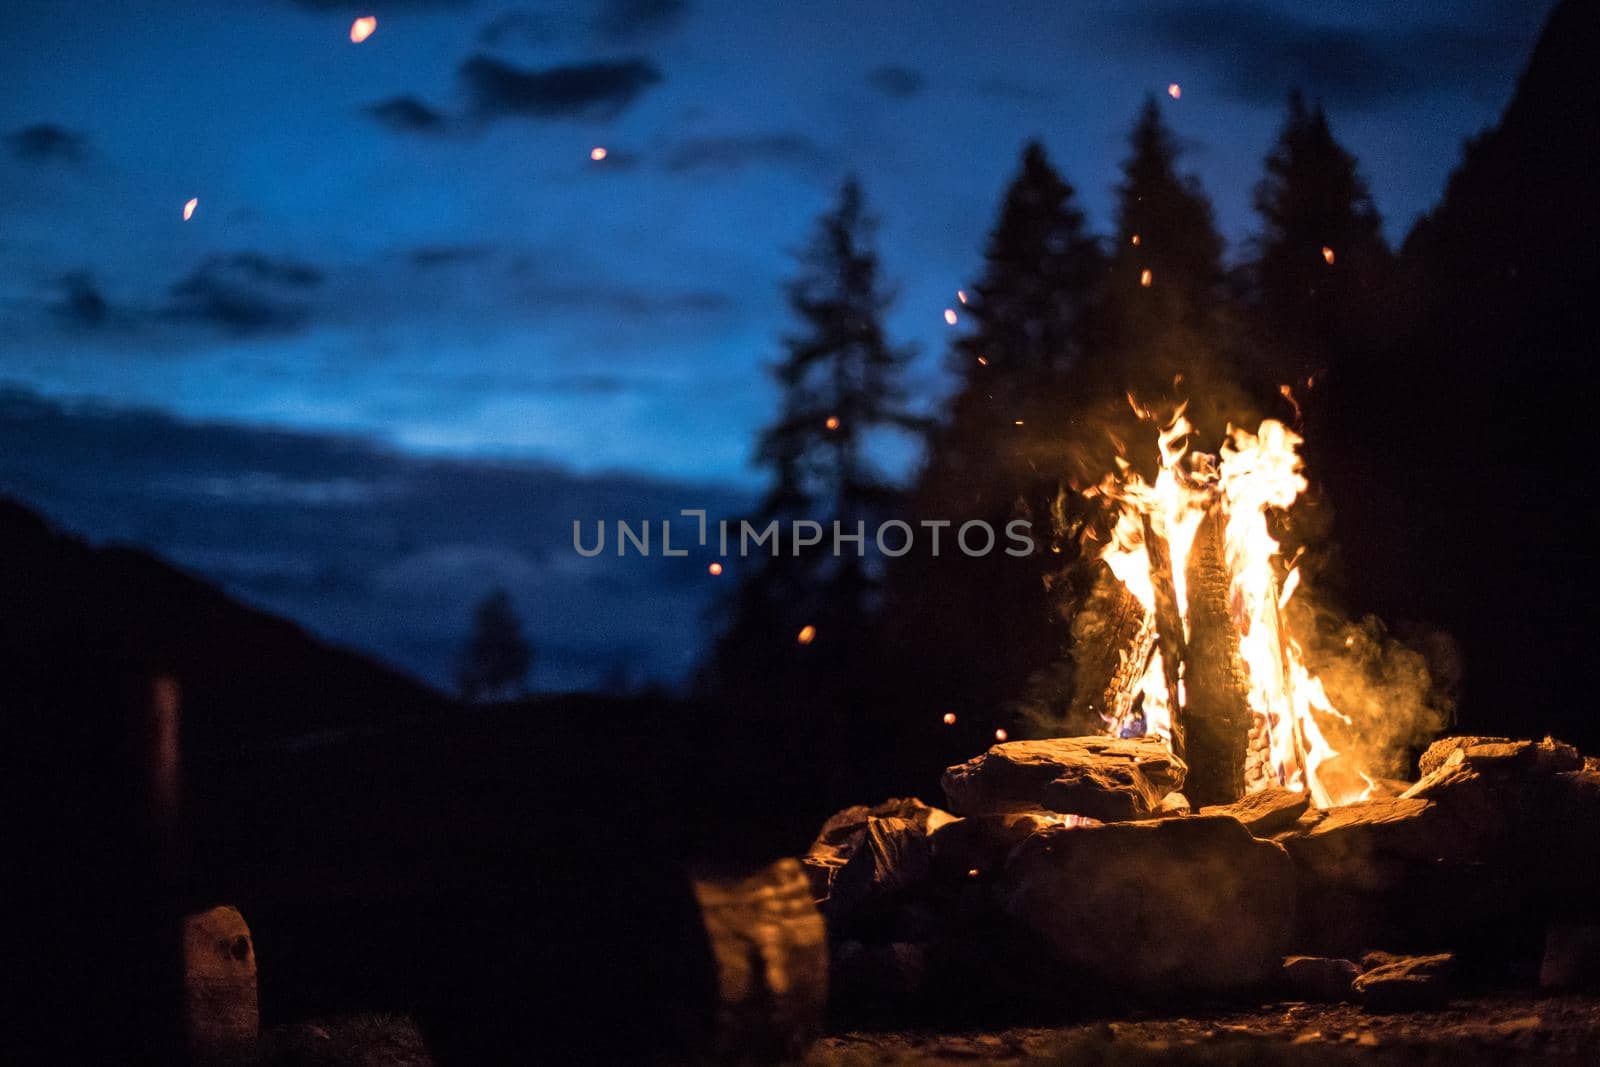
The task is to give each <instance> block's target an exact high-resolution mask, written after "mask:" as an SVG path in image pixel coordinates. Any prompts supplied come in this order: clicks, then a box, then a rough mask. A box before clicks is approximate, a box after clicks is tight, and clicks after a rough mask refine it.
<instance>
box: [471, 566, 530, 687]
mask: <svg viewBox="0 0 1600 1067" xmlns="http://www.w3.org/2000/svg"><path fill="white" fill-rule="evenodd" d="M532 667H533V647H532V646H531V645H530V644H529V643H528V640H527V638H525V637H524V636H523V635H522V623H521V622H520V621H519V620H518V619H517V614H516V611H515V610H514V609H513V608H512V606H511V594H510V593H508V592H506V591H505V590H504V589H496V590H494V591H493V592H491V593H490V594H489V595H488V596H486V597H484V598H483V600H482V601H480V602H479V604H478V608H477V610H476V611H475V612H474V613H473V618H472V633H471V635H470V636H469V637H468V639H467V646H466V649H465V650H464V652H463V653H462V657H461V666H460V668H459V670H458V672H457V676H456V682H457V685H458V687H459V688H460V691H461V696H462V698H463V699H464V700H469V701H476V700H485V699H494V698H502V699H503V698H506V697H515V696H521V695H522V694H523V692H524V689H525V685H526V682H527V678H528V671H529V670H531V669H532Z"/></svg>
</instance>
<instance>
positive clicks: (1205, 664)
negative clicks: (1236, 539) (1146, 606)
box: [1173, 506, 1253, 805]
mask: <svg viewBox="0 0 1600 1067" xmlns="http://www.w3.org/2000/svg"><path fill="white" fill-rule="evenodd" d="M1223 533H1224V530H1223V515H1222V513H1221V511H1220V509H1219V508H1217V507H1215V506H1213V507H1212V508H1211V509H1210V510H1209V511H1207V513H1206V516H1205V518H1204V519H1202V520H1201V522H1200V525H1199V528H1198V529H1197V530H1196V531H1195V536H1194V545H1193V547H1192V548H1191V549H1190V551H1189V565H1188V569H1187V571H1186V574H1185V577H1186V579H1187V582H1188V594H1189V641H1188V646H1187V648H1186V649H1185V656H1184V688H1185V693H1184V695H1185V696H1186V697H1187V700H1186V701H1185V705H1184V710H1183V718H1184V720H1185V730H1186V733H1187V750H1186V755H1185V760H1186V762H1187V763H1188V764H1189V778H1188V784H1187V786H1186V787H1185V793H1186V794H1187V795H1188V797H1189V799H1190V800H1191V801H1192V802H1193V803H1195V804H1197V805H1206V804H1230V803H1232V802H1233V801H1236V800H1238V799H1239V798H1240V797H1242V796H1243V795H1244V790H1245V763H1246V756H1247V753H1248V752H1249V750H1250V728H1251V723H1252V719H1253V715H1252V713H1251V710H1250V702H1249V694H1250V683H1249V675H1248V674H1247V673H1246V670H1245V665H1244V660H1243V659H1242V658H1241V657H1240V654H1239V631H1238V629H1237V628H1236V626H1235V624H1234V621H1233V615H1232V613H1231V612H1230V611H1229V607H1228V591H1229V574H1228V566H1227V560H1226V558H1225V556H1224V549H1223V545H1224V541H1223ZM1173 721H1174V724H1176V723H1177V721H1178V716H1177V715H1174V716H1173ZM1175 732H1176V729H1175Z"/></svg>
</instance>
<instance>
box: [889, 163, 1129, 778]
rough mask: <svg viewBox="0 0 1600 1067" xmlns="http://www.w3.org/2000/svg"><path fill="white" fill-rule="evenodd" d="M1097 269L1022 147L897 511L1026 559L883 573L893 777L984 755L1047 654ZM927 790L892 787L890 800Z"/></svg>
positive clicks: (1080, 229) (1061, 190) (1040, 168)
mask: <svg viewBox="0 0 1600 1067" xmlns="http://www.w3.org/2000/svg"><path fill="white" fill-rule="evenodd" d="M1103 270H1104V265H1103V260H1102V258H1101V254H1100V250H1099V247H1098V245H1097V243H1096V242H1095V240H1094V239H1093V238H1092V237H1091V236H1090V235H1088V234H1087V233H1086V232H1085V231H1084V225H1083V213H1082V212H1081V211H1080V210H1079V209H1078V207H1077V205H1076V202H1075V193H1074V190H1073V188H1072V186H1071V185H1069V184H1068V183H1067V182H1066V181H1065V180H1064V179H1063V178H1062V177H1061V175H1060V174H1059V173H1058V172H1057V171H1056V170H1055V168H1054V167H1053V166H1052V165H1051V163H1050V161H1049V159H1048V157H1047V156H1046V154H1045V151H1044V149H1043V148H1042V147H1041V146H1040V145H1039V144H1037V143H1030V144H1028V145H1027V146H1026V147H1025V148H1024V149H1023V152H1022V160H1021V166H1020V169H1019V170H1018V173H1017V175H1016V177H1015V178H1014V179H1013V181H1012V182H1011V184H1010V186H1009V187H1008V188H1007V190H1006V193H1005V196H1004V198H1003V200H1002V203H1001V206H1000V212H999V217H998V219H997V220H996V223H995V227H994V229H993V230H992V231H991V233H990V236H989V241H988V246H987V248H986V251H985V257H984V267H983V273H982V276H981V277H980V279H979V280H978V281H977V283H976V284H974V285H973V286H972V287H971V288H970V289H969V290H968V291H967V295H968V300H967V303H966V305H965V307H964V308H963V309H962V312H961V313H962V315H963V317H964V318H965V319H966V320H967V322H968V323H970V326H969V328H968V331H967V332H966V333H964V334H963V336H962V337H961V338H960V339H959V340H958V341H957V342H956V343H955V344H954V345H953V346H952V351H951V358H952V370H953V371H954V374H955V377H956V379H957V381H958V383H959V385H958V388H957V390H956V392H955V394H954V396H953V397H952V399H951V401H950V403H949V409H948V411H949V413H948V415H947V417H946V418H945V420H944V421H943V423H942V424H941V425H940V426H939V428H938V429H937V431H936V432H935V433H934V434H933V435H932V437H931V439H930V447H929V455H928V459H927V463H926V465H925V467H924V470H923V472H922V475H921V477H920V478H919V480H918V484H917V488H916V492H915V494H914V497H913V504H914V510H915V513H916V517H917V518H919V519H929V520H942V521H946V522H949V523H951V531H954V530H958V529H959V528H960V526H961V524H962V523H964V522H968V521H972V520H982V521H984V522H987V523H988V524H989V525H990V527H991V528H992V529H994V530H996V531H997V533H999V532H1002V531H1004V529H1005V527H1006V525H1007V523H1008V522H1010V521H1012V520H1014V519H1026V520H1029V521H1030V522H1031V523H1032V529H1033V532H1034V534H1035V537H1036V542H1035V546H1036V547H1035V552H1034V554H1033V555H1031V556H1029V557H1026V558H1016V557H1012V556H1007V555H1005V554H1004V552H1003V551H999V550H997V551H995V552H993V553H991V554H989V555H987V556H984V557H981V558H972V557H968V556H965V555H963V554H961V553H959V552H957V551H954V550H953V549H951V548H950V546H948V545H946V546H945V550H944V551H943V552H942V553H941V554H940V555H939V556H937V557H934V556H932V555H931V554H930V553H929V552H928V551H927V548H926V546H924V549H923V550H921V551H918V552H915V553H912V554H910V555H908V556H905V557H903V558H901V559H899V560H895V561H893V563H892V564H891V566H890V568H889V572H890V601H889V608H888V612H887V615H886V618H885V623H884V628H883V635H884V637H883V639H884V641H885V642H886V644H887V645H888V647H890V648H892V649H894V651H895V653H896V655H895V657H894V659H893V661H892V663H893V666H892V667H891V668H888V670H887V673H886V676H885V677H884V678H883V679H881V684H880V686H879V696H878V698H877V704H878V705H879V706H881V707H884V708H886V709H889V710H890V711H891V712H892V714H893V715H894V717H895V721H894V723H893V724H892V725H893V727H894V729H895V733H896V734H897V735H898V736H897V738H896V740H895V742H894V743H893V744H892V746H891V747H892V749H893V750H894V751H895V752H896V753H900V754H903V755H904V756H905V757H906V762H907V764H908V765H916V764H920V765H921V767H922V768H923V770H925V771H927V770H937V769H938V768H940V767H942V766H943V765H944V764H945V763H948V762H950V761H951V760H953V759H955V758H957V757H964V756H966V755H970V754H971V752H972V750H973V749H975V748H979V747H982V746H983V745H985V744H988V743H991V742H992V741H993V736H994V730H995V729H996V728H1003V727H1009V726H1010V725H1011V723H1010V719H1009V715H1008V712H1007V706H1008V704H1009V703H1010V702H1011V701H1013V700H1015V699H1016V698H1018V697H1019V696H1020V695H1021V693H1022V691H1023V689H1024V687H1025V686H1026V683H1027V679H1028V677H1029V676H1030V675H1031V674H1032V673H1033V672H1034V671H1036V670H1037V669H1038V668H1039V667H1040V666H1041V665H1042V664H1043V663H1045V662H1048V661H1049V660H1050V659H1051V658H1052V657H1053V656H1054V655H1055V654H1056V653H1057V652H1058V651H1059V647H1060V644H1061V642H1062V640H1063V632H1062V629H1061V620H1060V619H1059V617H1058V616H1057V615H1056V613H1055V611H1054V609H1053V605H1052V598H1051V596H1050V594H1049V592H1048V590H1047V577H1048V576H1049V575H1050V574H1052V573H1053V572H1054V571H1056V570H1057V569H1059V564H1060V557H1059V556H1057V555H1054V554H1052V553H1051V552H1050V551H1049V548H1050V542H1051V538H1052V533H1053V531H1052V509H1053V508H1054V506H1055V504H1056V502H1057V501H1058V499H1060V497H1061V494H1062V478H1063V476H1064V475H1065V472H1066V461H1065V453H1064V445H1065V444H1066V443H1067V441H1068V438H1067V436H1066V435H1065V434H1064V429H1065V428H1066V427H1067V425H1068V424H1069V423H1070V422H1071V420H1072V418H1073V414H1074V410H1075V407H1074V405H1075V403H1076V397H1075V396H1074V389H1073V384H1072V383H1073V378H1074V374H1075V371H1076V369H1077V368H1078V365H1079V363H1080V362H1081V361H1082V360H1083V358H1084V357H1085V329H1086V324H1087V315H1088V310H1089V307H1090V305H1091V304H1092V301H1093V295H1094V292H1095V289H1096V287H1097V285H1098V284H1099V281H1100V275H1101V274H1102V272H1103ZM950 536H952V534H951V532H948V531H947V534H946V539H947V540H948V539H949V537H950ZM885 662H886V663H888V662H891V661H889V660H888V659H887V658H886V659H885ZM973 663H981V664H982V665H983V666H982V669H980V670H974V669H973V668H972V664H973ZM908 668H909V669H908ZM946 711H954V712H955V713H956V716H957V718H956V723H955V725H954V727H953V728H939V727H936V728H932V729H930V724H937V723H939V722H940V719H941V717H942V715H943V714H944V713H945V712H946ZM927 784H928V783H924V782H918V781H917V780H916V778H915V775H914V774H908V775H907V777H906V779H905V780H904V781H903V783H901V784H899V785H897V786H896V788H912V789H915V788H926V787H927Z"/></svg>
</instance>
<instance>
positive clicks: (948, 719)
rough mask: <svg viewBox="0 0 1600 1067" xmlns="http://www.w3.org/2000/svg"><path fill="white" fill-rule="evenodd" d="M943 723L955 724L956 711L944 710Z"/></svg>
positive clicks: (947, 724)
mask: <svg viewBox="0 0 1600 1067" xmlns="http://www.w3.org/2000/svg"><path fill="white" fill-rule="evenodd" d="M944 724H945V725H946V726H954V725H955V724H956V713H955V712H953V711H947V712H945V713H944Z"/></svg>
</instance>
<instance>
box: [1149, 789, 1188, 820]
mask: <svg viewBox="0 0 1600 1067" xmlns="http://www.w3.org/2000/svg"><path fill="white" fill-rule="evenodd" d="M1191 810H1193V809H1192V808H1191V806H1190V804H1189V798H1188V797H1186V796H1184V795H1183V794H1182V793H1168V794H1167V795H1166V796H1164V797H1162V798H1161V806H1160V807H1159V808H1157V809H1156V814H1157V815H1162V816H1166V815H1188V814H1189V812H1190V811H1191Z"/></svg>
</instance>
